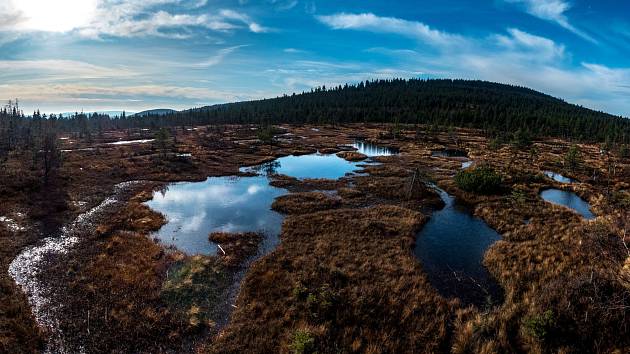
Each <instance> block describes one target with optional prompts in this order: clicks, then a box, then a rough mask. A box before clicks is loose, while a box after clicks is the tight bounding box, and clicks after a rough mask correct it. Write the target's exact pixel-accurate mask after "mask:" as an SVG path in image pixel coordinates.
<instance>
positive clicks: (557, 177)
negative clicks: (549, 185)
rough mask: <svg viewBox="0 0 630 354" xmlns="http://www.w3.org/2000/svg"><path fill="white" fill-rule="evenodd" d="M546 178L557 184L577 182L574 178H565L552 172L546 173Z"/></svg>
mask: <svg viewBox="0 0 630 354" xmlns="http://www.w3.org/2000/svg"><path fill="white" fill-rule="evenodd" d="M545 176H547V177H549V178H551V179H553V180H554V181H556V182H560V183H574V182H575V180H574V179H573V178H569V177H565V176H563V175H561V174H559V173H555V172H552V171H545Z"/></svg>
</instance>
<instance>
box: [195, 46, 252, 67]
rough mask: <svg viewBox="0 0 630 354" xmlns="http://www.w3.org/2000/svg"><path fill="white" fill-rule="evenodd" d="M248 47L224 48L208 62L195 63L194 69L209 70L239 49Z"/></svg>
mask: <svg viewBox="0 0 630 354" xmlns="http://www.w3.org/2000/svg"><path fill="white" fill-rule="evenodd" d="M243 47H246V46H245V45H237V46H234V47H228V48H223V49H220V50H219V51H218V52H217V54H216V55H214V56H212V57H210V58H208V59H207V60H205V61H203V62H200V63H195V64H193V65H192V66H193V67H194V68H199V69H201V68H209V67H211V66H215V65H218V64H221V63H222V62H223V60H224V59H225V57H227V56H228V55H230V54H232V53H233V52H235V51H236V50H238V49H239V48H243Z"/></svg>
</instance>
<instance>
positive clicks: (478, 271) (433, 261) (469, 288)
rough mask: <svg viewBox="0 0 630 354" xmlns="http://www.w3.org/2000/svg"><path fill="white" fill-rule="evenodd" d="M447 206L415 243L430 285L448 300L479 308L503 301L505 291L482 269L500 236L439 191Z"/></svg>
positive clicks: (430, 222) (425, 228)
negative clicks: (483, 262)
mask: <svg viewBox="0 0 630 354" xmlns="http://www.w3.org/2000/svg"><path fill="white" fill-rule="evenodd" d="M437 191H438V192H439V193H440V197H441V198H442V200H443V201H444V203H445V204H446V205H445V207H444V208H443V209H442V210H440V211H437V212H435V213H434V214H433V215H432V216H431V219H430V220H429V222H428V223H427V224H426V225H425V226H424V227H423V229H422V230H421V231H420V233H419V234H418V237H417V240H416V248H415V254H416V256H417V257H418V258H419V259H420V260H421V262H422V266H423V268H424V270H425V272H426V273H427V274H428V277H429V281H430V282H431V284H432V285H433V286H434V287H435V288H436V289H437V290H438V291H439V292H440V294H442V295H443V296H445V297H458V298H460V299H461V301H462V302H463V303H464V304H465V305H468V304H473V305H476V306H479V307H483V306H485V305H490V304H496V303H498V302H500V301H502V298H503V291H502V289H501V287H500V286H499V284H497V283H496V281H495V280H494V279H493V278H492V276H491V275H490V273H489V272H488V270H487V269H486V268H485V267H484V266H483V264H482V260H483V256H484V254H485V252H486V250H487V249H488V247H490V245H492V244H493V243H494V242H496V241H498V240H499V239H500V238H501V236H500V235H499V234H498V233H497V232H496V231H494V230H493V229H492V228H490V227H489V226H488V225H487V224H486V223H485V222H483V221H482V220H481V219H479V218H477V217H475V216H473V215H472V213H471V212H470V210H468V209H467V208H466V207H464V206H462V205H458V204H456V202H455V198H454V197H452V196H450V195H449V194H447V193H446V192H445V191H443V190H441V189H437Z"/></svg>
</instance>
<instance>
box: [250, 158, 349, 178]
mask: <svg viewBox="0 0 630 354" xmlns="http://www.w3.org/2000/svg"><path fill="white" fill-rule="evenodd" d="M359 164H361V163H360V162H350V161H346V160H344V159H342V158H340V157H339V156H337V155H335V154H331V155H324V154H319V153H318V154H311V155H301V156H285V157H281V158H279V159H277V160H275V161H273V162H270V163H265V164H262V165H260V166H253V167H246V168H242V169H241V171H243V172H255V173H259V174H264V175H271V174H282V175H287V176H290V177H295V178H298V179H304V178H326V179H339V178H341V177H343V176H345V175H346V174H348V173H352V172H353V171H355V170H358V169H360V168H359V167H358V165H359Z"/></svg>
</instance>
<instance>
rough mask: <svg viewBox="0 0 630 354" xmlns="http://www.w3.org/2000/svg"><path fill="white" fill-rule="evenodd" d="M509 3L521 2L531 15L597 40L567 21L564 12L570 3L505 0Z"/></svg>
mask: <svg viewBox="0 0 630 354" xmlns="http://www.w3.org/2000/svg"><path fill="white" fill-rule="evenodd" d="M505 1H506V2H509V3H518V4H522V5H523V6H524V7H525V11H527V13H529V14H530V15H532V16H536V17H538V18H540V19H542V20H545V21H551V22H555V23H556V24H558V25H560V26H562V27H563V28H565V29H567V30H569V31H571V32H573V33H575V34H577V35H578V36H580V37H582V38H584V39H586V40H588V41H590V42H593V43H597V41H596V40H595V39H594V38H593V37H591V36H590V35H589V34H587V33H585V32H584V31H582V30H580V29H578V28H576V27H575V26H574V25H572V24H571V23H570V22H569V19H568V17H567V15H566V12H567V11H568V10H569V9H571V4H570V3H569V2H568V1H564V0H505Z"/></svg>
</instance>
